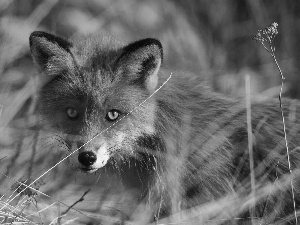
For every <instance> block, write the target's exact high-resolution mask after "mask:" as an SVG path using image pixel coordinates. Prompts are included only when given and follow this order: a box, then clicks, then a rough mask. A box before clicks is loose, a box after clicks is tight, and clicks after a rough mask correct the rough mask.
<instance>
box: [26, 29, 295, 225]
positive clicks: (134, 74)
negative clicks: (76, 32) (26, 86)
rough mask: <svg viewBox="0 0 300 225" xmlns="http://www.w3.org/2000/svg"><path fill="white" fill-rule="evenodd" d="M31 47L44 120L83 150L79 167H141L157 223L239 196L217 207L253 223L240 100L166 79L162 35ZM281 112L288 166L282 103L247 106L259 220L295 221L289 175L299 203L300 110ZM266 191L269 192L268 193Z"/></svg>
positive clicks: (195, 80)
mask: <svg viewBox="0 0 300 225" xmlns="http://www.w3.org/2000/svg"><path fill="white" fill-rule="evenodd" d="M30 48H31V53H32V56H33V61H34V63H35V65H36V67H37V68H38V70H39V72H40V74H41V76H42V77H43V80H45V81H46V82H45V84H44V85H43V87H42V88H41V90H40V93H39V98H38V103H39V112H40V115H41V116H42V118H43V121H45V127H47V128H48V129H50V130H51V131H53V132H55V133H57V134H59V135H60V136H61V138H62V140H63V142H62V143H63V144H64V145H65V147H66V148H67V149H69V151H70V152H73V151H77V152H76V153H75V154H73V155H72V156H70V161H71V162H72V165H73V166H74V167H75V168H76V169H78V170H81V171H83V172H88V173H91V172H94V171H96V170H98V169H100V170H101V169H103V168H105V167H109V166H110V165H113V168H116V170H117V168H118V167H121V166H122V165H124V164H129V167H131V168H133V169H136V170H139V171H141V170H143V171H144V175H143V176H144V180H145V182H147V184H148V185H146V186H147V193H148V194H149V196H150V195H152V197H151V199H152V205H153V207H154V209H153V213H158V212H159V213H160V215H158V216H160V217H162V216H163V215H165V216H166V215H171V214H174V213H176V212H180V211H181V210H184V209H191V208H192V207H195V206H201V205H203V204H205V203H206V204H207V203H209V202H212V201H217V200H219V199H223V198H224V197H226V196H231V197H232V196H235V197H232V199H233V201H232V202H230V201H229V202H230V204H229V205H226V204H225V205H224V207H222V209H220V212H222V213H223V214H222V215H223V216H224V217H225V218H226V219H230V218H234V217H237V216H240V215H244V217H247V215H248V210H249V207H250V206H251V205H250V204H246V205H245V204H244V203H245V201H249V198H247V196H249V193H250V192H251V188H250V165H249V149H248V146H249V144H248V135H249V134H248V132H247V122H246V107H245V105H244V103H243V102H240V101H238V100H235V99H230V98H225V97H223V96H222V95H220V94H217V93H215V92H213V91H211V89H210V88H209V87H208V86H207V85H206V84H205V83H204V82H203V79H202V78H201V76H195V75H190V74H187V73H183V72H179V71H172V76H171V78H170V75H171V72H170V71H168V70H165V69H164V68H162V66H161V65H162V60H163V48H162V45H161V43H160V42H159V41H158V40H156V39H151V38H149V39H143V40H140V41H136V42H133V43H130V44H124V43H122V42H119V41H117V40H115V39H114V38H112V37H106V36H100V35H89V36H84V37H78V38H74V39H71V40H66V39H63V38H61V37H58V36H55V35H52V34H48V33H45V32H40V31H36V32H33V33H32V34H31V36H30ZM168 78H170V79H169V80H168V82H166V83H165V84H164V85H163V86H162V87H161V88H160V89H159V90H158V91H157V92H156V93H155V94H153V93H154V91H155V90H156V89H157V88H159V87H160V86H161V85H162V84H163V83H164V82H165V81H166V80H167V79H168ZM152 94H153V95H152ZM283 110H284V115H285V118H286V121H285V123H286V126H287V136H288V137H287V142H288V147H289V162H290V165H289V163H288V160H287V157H288V155H287V150H286V145H285V139H284V133H283V123H282V117H281V111H280V107H279V103H278V101H270V102H269V103H263V104H261V103H260V104H259V103H253V105H252V106H251V113H252V117H251V125H252V134H251V135H252V137H253V156H254V168H255V170H254V171H252V172H253V173H254V175H255V183H256V189H257V190H256V191H257V193H260V194H257V196H256V203H255V205H256V207H255V217H256V218H264V222H263V223H272V222H274V221H281V220H280V218H284V219H285V221H290V222H291V223H292V222H293V210H294V208H293V197H292V192H291V185H290V183H289V182H288V181H289V177H290V169H292V170H293V171H294V173H293V185H294V201H295V203H296V209H297V205H298V206H299V204H298V199H299V196H298V195H299V189H298V188H299V181H298V177H297V167H298V165H299V155H300V154H299V153H298V152H299V151H298V150H297V148H298V146H299V138H298V134H299V129H300V124H299V123H298V120H299V115H300V114H299V113H298V112H299V104H298V102H296V101H291V100H288V99H285V100H284V102H283ZM132 162H134V163H132ZM273 183H274V184H273ZM275 183H276V185H275ZM271 184H273V185H271ZM268 185H269V186H268ZM274 186H275V188H274ZM264 187H273V189H272V188H270V190H271V191H268V192H267V194H266V192H264V191H263V190H265V189H263V188H264ZM268 190H269V189H268ZM262 193H263V194H262ZM237 196H238V198H237ZM237 199H238V200H237ZM243 201H244V202H243ZM242 206H243V207H242ZM155 207H156V208H155ZM159 209H161V210H159ZM226 210H227V211H226ZM226 212H227V213H226ZM205 215H206V214H204V213H203V214H201V213H200V214H199V217H198V219H199V218H202V219H211V218H217V215H218V210H215V212H214V213H212V214H209V215H210V216H205ZM199 221H200V219H199ZM241 221H242V220H241ZM241 221H240V222H239V223H242V222H241ZM261 221H262V220H261ZM231 222H232V221H231ZM286 223H287V222H286Z"/></svg>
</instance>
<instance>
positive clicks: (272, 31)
mask: <svg viewBox="0 0 300 225" xmlns="http://www.w3.org/2000/svg"><path fill="white" fill-rule="evenodd" d="M277 27H278V24H277V23H276V22H274V23H272V24H271V25H270V26H268V27H267V28H265V29H264V30H258V32H257V34H256V35H255V36H254V37H253V39H254V40H256V41H259V42H260V43H261V44H262V45H263V47H264V48H265V49H266V50H267V52H269V53H270V55H271V56H272V57H273V60H274V62H275V64H276V66H277V68H278V70H279V74H280V77H281V86H280V92H279V105H280V109H281V117H282V123H283V133H284V140H285V147H286V153H287V160H288V167H289V172H290V174H291V176H290V184H291V188H292V197H293V207H294V216H295V222H296V224H297V223H298V218H297V210H296V201H295V193H294V185H293V176H292V175H293V171H292V168H291V161H290V152H289V145H288V140H287V132H286V124H285V118H284V113H283V107H282V89H283V83H284V79H285V77H284V76H283V73H282V70H281V68H280V66H279V64H278V62H277V59H276V56H275V47H274V45H273V40H274V38H275V36H276V35H277V34H278V30H277ZM265 42H266V43H267V44H268V46H266V45H265Z"/></svg>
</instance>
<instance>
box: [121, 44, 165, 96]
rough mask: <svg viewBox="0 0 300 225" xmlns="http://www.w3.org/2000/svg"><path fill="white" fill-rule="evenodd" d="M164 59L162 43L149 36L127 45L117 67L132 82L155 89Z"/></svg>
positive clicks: (151, 89)
mask: <svg viewBox="0 0 300 225" xmlns="http://www.w3.org/2000/svg"><path fill="white" fill-rule="evenodd" d="M162 59H163V49H162V45H161V43H160V42H159V41H158V40H156V39H152V38H147V39H143V40H140V41H136V42H133V43H131V44H129V45H127V46H125V47H124V48H123V53H122V55H121V57H120V58H119V60H118V63H117V67H118V71H119V72H121V73H123V74H124V75H125V76H127V77H128V79H130V81H132V83H134V84H138V85H143V86H144V87H146V89H147V90H149V91H154V90H155V88H156V86H157V83H158V71H159V69H160V66H161V63H162Z"/></svg>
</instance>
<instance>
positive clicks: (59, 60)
mask: <svg viewBox="0 0 300 225" xmlns="http://www.w3.org/2000/svg"><path fill="white" fill-rule="evenodd" d="M29 44H30V51H31V55H32V58H33V62H34V64H35V65H36V67H37V68H38V69H39V71H40V72H45V73H46V74H49V75H58V74H60V73H61V72H62V71H64V70H70V69H71V68H72V67H73V66H74V61H73V57H72V54H71V52H70V48H71V47H72V43H71V42H69V41H67V40H65V39H63V38H61V37H58V36H55V35H53V34H49V33H46V32H42V31H35V32H33V33H31V35H30V37H29Z"/></svg>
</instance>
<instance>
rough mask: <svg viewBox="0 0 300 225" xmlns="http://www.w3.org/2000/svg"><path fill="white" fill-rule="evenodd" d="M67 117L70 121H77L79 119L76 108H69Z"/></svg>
mask: <svg viewBox="0 0 300 225" xmlns="http://www.w3.org/2000/svg"><path fill="white" fill-rule="evenodd" d="M67 115H68V117H69V118H70V119H76V118H77V117H78V112H77V110H76V109H75V108H73V107H69V108H67Z"/></svg>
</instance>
